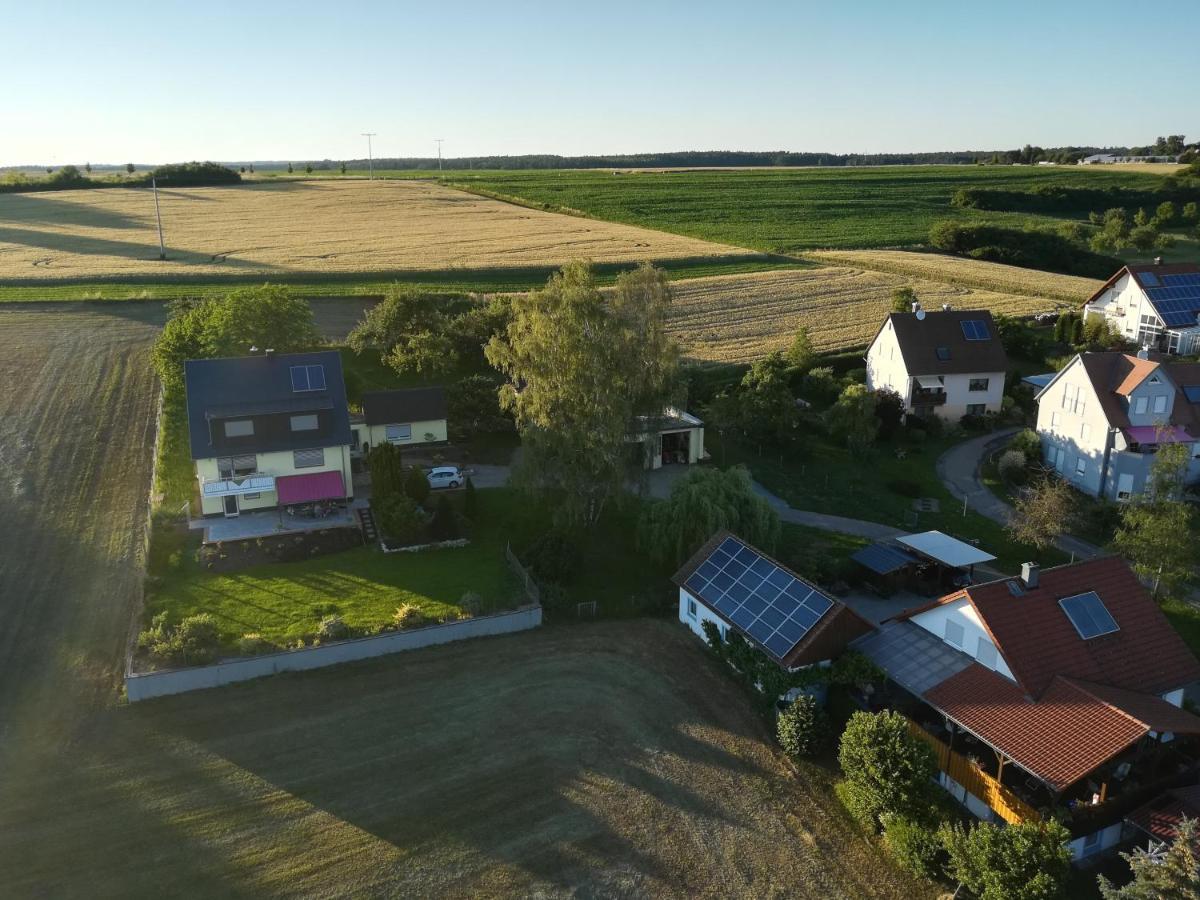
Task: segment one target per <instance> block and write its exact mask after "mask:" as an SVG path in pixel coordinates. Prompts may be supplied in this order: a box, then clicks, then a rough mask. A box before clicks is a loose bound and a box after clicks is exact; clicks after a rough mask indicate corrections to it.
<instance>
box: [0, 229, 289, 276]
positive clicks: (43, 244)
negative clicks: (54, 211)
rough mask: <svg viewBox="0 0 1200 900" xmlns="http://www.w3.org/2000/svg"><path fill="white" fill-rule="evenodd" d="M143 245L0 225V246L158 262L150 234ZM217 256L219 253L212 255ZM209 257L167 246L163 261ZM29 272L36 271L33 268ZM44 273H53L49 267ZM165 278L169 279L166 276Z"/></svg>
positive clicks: (231, 263) (225, 262)
mask: <svg viewBox="0 0 1200 900" xmlns="http://www.w3.org/2000/svg"><path fill="white" fill-rule="evenodd" d="M147 238H148V239H147V240H146V241H145V242H135V241H115V240H109V239H107V238H96V237H87V236H86V235H80V234H58V233H55V232H49V231H36V230H34V229H30V228H11V227H5V226H0V243H10V244H20V245H22V246H25V247H37V248H39V249H42V250H50V251H54V252H58V253H66V254H70V255H77V254H82V255H84V256H116V257H120V258H122V259H135V260H142V261H145V262H159V259H158V243H157V242H156V241H155V239H154V237H153V233H152V232H151V233H148V235H147ZM216 255H220V254H216ZM212 257H213V254H210V253H204V252H199V251H192V250H184V249H182V248H179V247H167V262H189V261H190V262H193V263H202V264H203V263H208V262H211V261H212ZM220 265H221V266H222V267H224V268H230V269H254V270H256V271H259V272H263V273H264V277H266V273H268V272H273V271H277V270H278V267H276V266H270V265H265V264H263V263H256V262H249V261H247V260H240V259H231V258H229V257H227V256H222V257H221V260H220ZM33 271H39V269H38V267H37V266H36V265H35V266H33ZM46 271H51V272H52V271H53V268H50V269H48V270H46ZM165 277H167V278H168V279H169V278H170V274H167V275H166V276H165Z"/></svg>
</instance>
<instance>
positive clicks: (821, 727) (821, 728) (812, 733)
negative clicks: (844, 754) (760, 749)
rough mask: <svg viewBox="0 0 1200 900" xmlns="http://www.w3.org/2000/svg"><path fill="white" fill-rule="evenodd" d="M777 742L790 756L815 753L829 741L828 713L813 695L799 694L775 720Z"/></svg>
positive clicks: (797, 756)
mask: <svg viewBox="0 0 1200 900" xmlns="http://www.w3.org/2000/svg"><path fill="white" fill-rule="evenodd" d="M775 736H776V737H777V738H778V739H779V746H781V747H782V748H783V752H784V753H786V754H787V755H788V756H790V757H791V758H792V759H803V758H804V757H808V756H816V755H817V754H818V753H820V752H821V751H822V750H824V749H825V747H826V746H828V744H829V739H830V737H831V729H830V725H829V717H828V716H827V715H825V710H823V709H822V708H821V705H820V704H819V703H817V700H816V698H815V697H811V696H809V695H808V694H801V695H800V696H799V697H797V698H796V699H795V700H794V701H792V704H791V706H789V707H788V708H787V709H785V710H784V711H783V712H781V713H780V714H779V717H778V719H776V721H775Z"/></svg>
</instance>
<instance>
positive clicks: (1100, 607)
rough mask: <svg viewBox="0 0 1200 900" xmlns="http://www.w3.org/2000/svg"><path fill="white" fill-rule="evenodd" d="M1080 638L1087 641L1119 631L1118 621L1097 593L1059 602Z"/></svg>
mask: <svg viewBox="0 0 1200 900" xmlns="http://www.w3.org/2000/svg"><path fill="white" fill-rule="evenodd" d="M1058 605H1059V606H1061V607H1062V609H1063V612H1065V613H1066V614H1067V618H1068V619H1070V620H1071V624H1072V625H1074V626H1075V630H1076V631H1078V632H1079V636H1080V637H1081V638H1083V639H1084V640H1085V641H1089V640H1091V639H1092V638H1094V637H1100V636H1101V635H1104V634H1112V633H1113V632H1114V631H1119V630H1120V629H1119V628H1118V627H1117V623H1116V621H1115V620H1114V619H1113V617H1112V615H1111V614H1110V613H1109V611H1108V609H1107V607H1105V605H1104V602H1103V601H1102V600H1101V599H1100V595H1099V594H1097V593H1096V592H1095V591H1088V592H1087V593H1086V594H1076V595H1075V596H1074V597H1063V598H1062V599H1061V600H1059V601H1058Z"/></svg>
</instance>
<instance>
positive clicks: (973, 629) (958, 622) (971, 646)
mask: <svg viewBox="0 0 1200 900" xmlns="http://www.w3.org/2000/svg"><path fill="white" fill-rule="evenodd" d="M911 621H912V622H913V624H914V625H919V626H921V627H922V628H924V629H925V630H926V631H928V632H929V633H930V634H933V635H936V636H937V637H939V638H941V639H942V640H943V641H945V642H946V643H947V644H949V645H950V646H951V647H953V648H954V649H955V650H961V651H962V652H963V653H965V654H967V656H970V657H972V658H973V659H974V660H975V661H976V662H978V663H979V664H980V665H982V666H985V667H987V668H989V669H991V670H992V671H994V672H999V673H1000V674H1001V675H1003V676H1004V677H1005V678H1008V679H1011V680H1013V681H1015V680H1016V679H1015V678H1013V674H1012V670H1011V669H1009V667H1008V663H1007V662H1005V661H1004V657H1003V656H1002V655H1001V653H1000V650H999V648H997V647H996V645H995V644H994V643H993V642H992V639H991V637H990V636H989V635H988V633H987V629H985V628H984V627H983V622H982V620H981V619H980V618H979V613H977V612H976V611H975V607H973V606H972V605H971V601H970V600H968V599H967V598H966V597H963V598H962V599H960V600H955V601H954V602H952V603H944V604H942V605H940V606H935V607H933V609H927V610H925V612H922V613H917V614H916V615H915V616H913V617H912V619H911Z"/></svg>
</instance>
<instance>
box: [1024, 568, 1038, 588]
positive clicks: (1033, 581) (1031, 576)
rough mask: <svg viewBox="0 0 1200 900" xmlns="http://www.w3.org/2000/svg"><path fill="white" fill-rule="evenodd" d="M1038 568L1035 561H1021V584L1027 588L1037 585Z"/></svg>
mask: <svg viewBox="0 0 1200 900" xmlns="http://www.w3.org/2000/svg"><path fill="white" fill-rule="evenodd" d="M1039 569H1040V567H1039V566H1038V564H1037V563H1034V562H1027V563H1021V584H1023V585H1025V587H1026V588H1027V589H1028V590H1033V589H1034V588H1036V587H1037V586H1038V571H1039Z"/></svg>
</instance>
